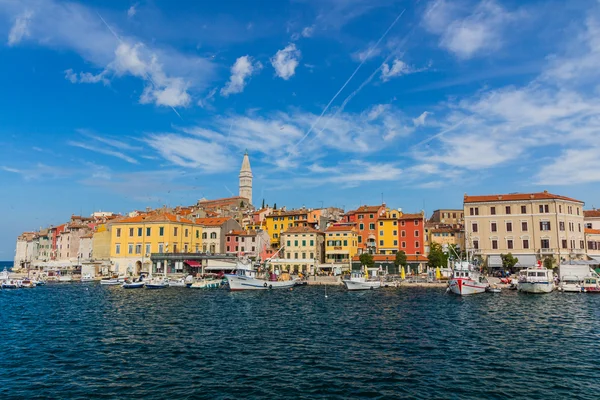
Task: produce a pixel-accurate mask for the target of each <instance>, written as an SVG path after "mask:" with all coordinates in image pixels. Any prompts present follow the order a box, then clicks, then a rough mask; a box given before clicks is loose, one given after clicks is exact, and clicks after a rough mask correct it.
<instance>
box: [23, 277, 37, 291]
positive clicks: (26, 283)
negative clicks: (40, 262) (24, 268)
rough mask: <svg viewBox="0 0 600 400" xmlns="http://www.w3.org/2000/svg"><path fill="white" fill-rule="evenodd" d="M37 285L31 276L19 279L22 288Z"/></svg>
mask: <svg viewBox="0 0 600 400" xmlns="http://www.w3.org/2000/svg"><path fill="white" fill-rule="evenodd" d="M35 286H36V285H35V283H34V282H33V281H32V280H31V279H29V278H25V279H23V280H21V281H19V287H22V288H28V289H31V288H34V287H35Z"/></svg>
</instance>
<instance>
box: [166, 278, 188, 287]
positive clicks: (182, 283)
mask: <svg viewBox="0 0 600 400" xmlns="http://www.w3.org/2000/svg"><path fill="white" fill-rule="evenodd" d="M192 282H193V278H192V276H191V275H188V276H187V277H185V278H180V279H169V280H168V283H169V287H190V286H191V285H192Z"/></svg>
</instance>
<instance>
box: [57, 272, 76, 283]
mask: <svg viewBox="0 0 600 400" xmlns="http://www.w3.org/2000/svg"><path fill="white" fill-rule="evenodd" d="M58 281H59V282H63V283H66V282H73V276H72V275H71V274H67V275H62V274H61V275H59V276H58Z"/></svg>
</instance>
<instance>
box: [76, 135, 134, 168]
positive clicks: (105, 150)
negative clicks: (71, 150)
mask: <svg viewBox="0 0 600 400" xmlns="http://www.w3.org/2000/svg"><path fill="white" fill-rule="evenodd" d="M77 132H78V133H79V134H81V135H83V136H85V137H87V140H86V141H85V142H83V141H75V140H70V141H68V142H67V144H68V145H69V146H73V147H79V148H81V149H85V150H89V151H93V152H95V153H100V154H105V155H107V156H112V157H117V158H120V159H121V160H124V161H127V162H128V163H130V164H138V161H137V160H136V159H135V158H133V157H130V156H128V155H127V154H125V151H139V150H140V148H139V147H135V146H131V145H129V144H127V143H125V142H123V141H121V140H117V139H112V138H110V137H107V136H101V135H96V134H94V133H92V132H90V131H88V130H86V129H78V130H77Z"/></svg>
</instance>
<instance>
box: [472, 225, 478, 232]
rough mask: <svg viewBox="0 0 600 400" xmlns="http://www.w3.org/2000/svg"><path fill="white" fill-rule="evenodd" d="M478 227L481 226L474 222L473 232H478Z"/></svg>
mask: <svg viewBox="0 0 600 400" xmlns="http://www.w3.org/2000/svg"><path fill="white" fill-rule="evenodd" d="M477 229H479V228H478V227H477V224H473V225H472V230H473V232H477Z"/></svg>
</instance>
